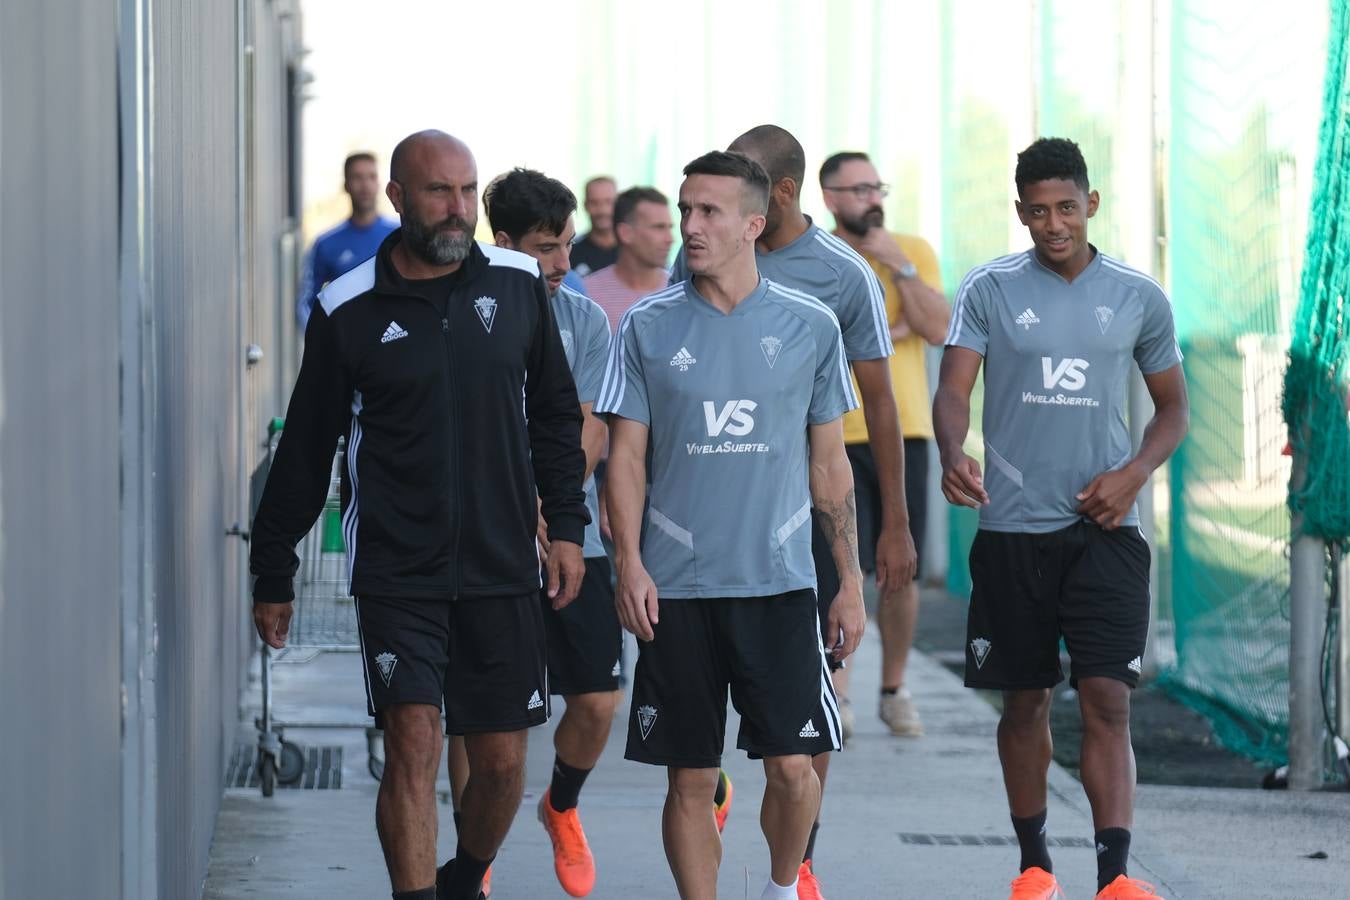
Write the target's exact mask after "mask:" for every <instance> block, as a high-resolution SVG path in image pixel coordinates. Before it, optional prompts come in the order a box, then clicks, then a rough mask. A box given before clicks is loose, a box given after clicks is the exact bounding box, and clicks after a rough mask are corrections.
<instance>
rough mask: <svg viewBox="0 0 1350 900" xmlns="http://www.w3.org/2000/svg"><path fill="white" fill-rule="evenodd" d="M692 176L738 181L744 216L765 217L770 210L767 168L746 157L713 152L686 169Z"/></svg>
mask: <svg viewBox="0 0 1350 900" xmlns="http://www.w3.org/2000/svg"><path fill="white" fill-rule="evenodd" d="M684 174H685V176H686V177H687V176H689V175H726V176H728V177H730V178H739V179H740V180H741V183H742V185H743V186H742V188H741V212H742V213H753V214H755V215H759V216H762V215H764V214H765V213H766V212H768V210H769V185H770V182H769V173H768V172H765V171H764V167H763V166H761V165H760V164H759V163H757V162H755V161H754V160H753V159H751V158H750V157H748V156H746V155H745V154H743V153H732V152H731V151H730V150H712V151H709V152H708V153H705V154H703V155H702V156H700V157H699V158H698V159H696V160H694V161H693V162H691V163H689V165H687V166H685V167H684Z"/></svg>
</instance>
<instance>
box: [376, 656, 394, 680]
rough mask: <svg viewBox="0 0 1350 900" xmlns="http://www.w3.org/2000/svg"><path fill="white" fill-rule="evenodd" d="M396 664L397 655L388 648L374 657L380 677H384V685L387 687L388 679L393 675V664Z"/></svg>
mask: <svg viewBox="0 0 1350 900" xmlns="http://www.w3.org/2000/svg"><path fill="white" fill-rule="evenodd" d="M396 665H398V657H397V656H395V655H394V654H392V653H390V652H389V651H388V650H386V651H384V652H383V653H381V654H380V655H379V656H377V657H375V667H376V668H377V669H379V670H380V678H382V679H384V686H385V687H389V679H391V678H393V677H394V666H396Z"/></svg>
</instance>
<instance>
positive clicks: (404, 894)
mask: <svg viewBox="0 0 1350 900" xmlns="http://www.w3.org/2000/svg"><path fill="white" fill-rule="evenodd" d="M394 900H436V885H434V884H433V885H432V886H431V887H429V888H422V889H421V890H416V891H394ZM475 900H477V898H475Z"/></svg>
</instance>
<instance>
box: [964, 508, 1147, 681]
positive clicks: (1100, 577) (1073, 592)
mask: <svg viewBox="0 0 1350 900" xmlns="http://www.w3.org/2000/svg"><path fill="white" fill-rule="evenodd" d="M1149 558H1150V554H1149V548H1148V542H1147V541H1145V540H1144V537H1143V535H1142V534H1141V533H1140V532H1139V529H1138V528H1137V527H1135V526H1133V525H1130V526H1126V527H1123V528H1117V529H1114V530H1112V531H1106V530H1104V529H1102V528H1101V527H1100V526H1098V525H1097V524H1095V523H1093V522H1088V521H1086V520H1084V521H1080V522H1077V523H1075V524H1073V525H1070V526H1069V527H1068V528H1064V529H1061V530H1059V531H1052V532H1049V533H1046V534H1028V533H1025V532H1016V533H1012V532H1000V531H984V530H981V531H979V532H977V533H976V534H975V544H974V546H972V547H971V550H970V578H971V582H972V583H973V585H974V588H973V590H972V591H971V596H970V613H969V618H968V619H967V622H966V686H967V687H976V688H991V689H995V690H1005V691H1008V690H1027V689H1038V688H1048V687H1053V686H1054V685H1056V684H1058V683H1059V682H1060V681H1062V680H1063V678H1064V671H1063V669H1062V668H1061V667H1060V664H1059V639H1060V638H1061V637H1063V638H1064V643H1065V645H1066V646H1067V647H1068V650H1069V658H1070V659H1071V660H1072V669H1071V672H1070V679H1069V683H1070V684H1071V685H1073V686H1075V687H1077V685H1078V681H1079V679H1082V678H1089V677H1095V676H1101V677H1106V678H1114V679H1116V680H1117V681H1123V682H1125V683H1126V684H1128V685H1129V686H1130V687H1134V686H1135V685H1137V684H1138V683H1139V673H1140V670H1141V669H1142V668H1143V657H1144V642H1145V640H1146V637H1147V635H1148V612H1149V586H1148V570H1149Z"/></svg>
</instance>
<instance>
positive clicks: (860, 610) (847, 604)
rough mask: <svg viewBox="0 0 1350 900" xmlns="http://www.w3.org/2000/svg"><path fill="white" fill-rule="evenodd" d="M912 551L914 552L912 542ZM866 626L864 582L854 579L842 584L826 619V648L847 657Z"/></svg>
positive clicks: (842, 657)
mask: <svg viewBox="0 0 1350 900" xmlns="http://www.w3.org/2000/svg"><path fill="white" fill-rule="evenodd" d="M910 552H911V553H912V552H913V544H912V542H911V545H910ZM866 627H867V610H866V608H864V607H863V595H862V582H861V581H858V580H856V579H854V580H850V581H848V582H845V583H844V584H841V585H840V586H839V593H837V594H835V595H834V602H833V603H831V604H830V614H829V616H828V617H827V618H826V620H825V645H826V647H825V648H826V649H827V650H829V651H830V652H831V653H832V654H833V655H834V658H835V659H837V660H840V661H843V660H845V659H847V658H848V657H849V655H850V654H851V653H853V651H854V650H857V649H858V644H859V643H860V642H861V641H862V636H863V629H864V628H866Z"/></svg>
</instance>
